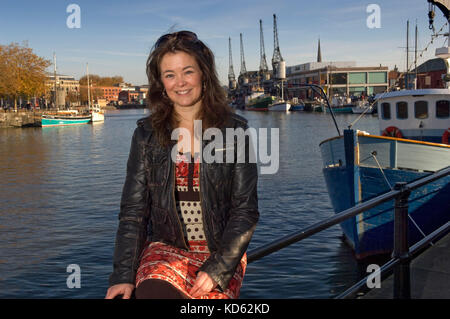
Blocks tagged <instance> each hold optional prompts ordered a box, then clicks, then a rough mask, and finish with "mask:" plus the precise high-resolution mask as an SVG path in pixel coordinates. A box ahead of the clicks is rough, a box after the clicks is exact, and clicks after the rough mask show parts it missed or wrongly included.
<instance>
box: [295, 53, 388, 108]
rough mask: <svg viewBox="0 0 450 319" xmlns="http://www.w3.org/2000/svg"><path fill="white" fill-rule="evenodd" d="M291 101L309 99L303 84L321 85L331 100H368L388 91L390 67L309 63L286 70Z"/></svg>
mask: <svg viewBox="0 0 450 319" xmlns="http://www.w3.org/2000/svg"><path fill="white" fill-rule="evenodd" d="M286 77H287V87H288V94H289V96H290V97H300V98H303V99H305V98H306V99H307V98H310V96H308V90H305V89H304V88H299V86H301V85H302V84H316V85H320V86H321V87H322V88H323V89H324V91H325V93H326V94H327V95H328V96H329V97H332V96H335V95H339V96H347V97H350V96H355V97H360V96H368V95H373V94H378V93H382V92H385V91H386V90H387V89H388V86H389V84H388V67H387V66H381V65H380V66H373V67H371V66H369V67H367V66H365V67H358V66H356V62H354V61H341V62H339V61H337V62H309V63H303V64H299V65H294V66H288V67H287V68H286Z"/></svg>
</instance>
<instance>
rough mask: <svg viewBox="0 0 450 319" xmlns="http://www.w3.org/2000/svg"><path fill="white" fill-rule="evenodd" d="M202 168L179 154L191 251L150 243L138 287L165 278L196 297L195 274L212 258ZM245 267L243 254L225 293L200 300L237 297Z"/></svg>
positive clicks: (179, 201) (182, 213) (179, 199)
mask: <svg viewBox="0 0 450 319" xmlns="http://www.w3.org/2000/svg"><path fill="white" fill-rule="evenodd" d="M199 169H200V163H199V161H198V158H196V160H195V161H189V160H188V158H187V157H186V156H185V155H184V154H182V153H180V154H178V155H177V162H176V192H175V194H176V206H177V211H178V217H179V220H180V222H181V225H182V228H183V233H184V237H185V240H186V242H187V243H188V246H189V251H185V250H183V249H180V248H176V247H173V246H169V245H167V244H164V243H161V242H152V243H149V244H148V245H147V247H146V248H145V249H144V250H143V252H142V255H141V261H140V265H139V268H138V271H137V274H136V287H137V286H139V284H140V283H142V282H143V281H144V280H147V279H162V280H165V281H167V282H169V283H171V284H172V285H173V286H174V287H176V288H177V289H179V290H180V291H182V292H183V293H184V294H185V295H186V296H188V297H189V298H193V297H192V296H191V295H190V294H189V292H190V290H191V289H192V287H193V284H194V282H195V279H196V277H197V275H196V272H197V271H198V269H199V268H200V267H201V266H202V265H203V263H204V262H205V261H206V260H207V259H208V257H209V256H210V252H209V249H208V245H207V242H206V238H205V232H204V229H203V212H202V209H201V205H200V192H199V191H200V190H199V177H198V176H199ZM246 266H247V255H246V254H244V256H243V257H242V259H241V262H240V264H239V265H238V266H237V268H236V272H235V274H234V275H233V278H232V279H231V280H230V283H229V285H228V287H227V288H226V289H224V291H223V292H221V291H219V289H217V288H216V289H214V290H213V291H211V292H210V293H208V294H206V295H204V296H201V297H200V299H229V298H231V299H234V298H238V297H239V291H240V289H241V285H242V280H243V277H244V273H245V269H246Z"/></svg>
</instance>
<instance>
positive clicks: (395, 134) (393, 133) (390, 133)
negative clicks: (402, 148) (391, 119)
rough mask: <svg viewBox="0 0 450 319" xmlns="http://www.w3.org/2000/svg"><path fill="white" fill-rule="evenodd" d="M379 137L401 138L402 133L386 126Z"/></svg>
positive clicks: (393, 127) (395, 128)
mask: <svg viewBox="0 0 450 319" xmlns="http://www.w3.org/2000/svg"><path fill="white" fill-rule="evenodd" d="M381 135H382V136H390V137H398V138H403V134H402V131H400V130H399V129H398V128H397V127H395V126H388V127H386V129H385V130H384V131H383V133H382V134H381Z"/></svg>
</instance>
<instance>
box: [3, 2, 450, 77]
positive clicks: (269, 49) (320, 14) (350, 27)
mask: <svg viewBox="0 0 450 319" xmlns="http://www.w3.org/2000/svg"><path fill="white" fill-rule="evenodd" d="M72 3H75V4H77V5H79V7H80V8H81V28H79V29H76V28H75V29H70V28H68V27H67V25H66V20H67V17H68V16H69V15H70V13H67V12H66V8H67V6H68V5H69V4H72ZM371 3H374V4H377V5H379V7H380V9H381V12H380V13H381V15H380V17H381V28H372V29H371V28H368V27H367V24H366V20H367V17H368V16H369V15H370V14H371V13H367V12H366V9H367V6H368V5H369V4H371ZM0 5H1V6H0V8H1V10H0V44H9V43H11V42H18V43H22V42H23V41H28V45H29V47H31V48H33V49H34V52H35V53H37V54H38V55H40V56H43V57H46V58H47V59H50V60H52V59H53V52H56V55H57V65H58V72H59V73H63V74H68V75H73V76H75V78H77V79H79V78H80V77H81V76H83V75H84V74H85V69H86V63H87V62H88V63H89V72H90V73H91V74H98V75H101V76H113V75H122V76H123V77H124V79H125V80H126V81H127V82H131V83H133V84H136V85H140V84H145V83H146V82H147V80H146V75H145V62H146V59H147V56H148V53H149V51H150V48H151V47H152V45H153V43H154V41H156V39H157V38H158V37H159V36H160V35H162V34H164V33H166V32H168V31H170V30H175V31H178V30H184V29H187V30H191V31H194V32H195V33H197V35H198V37H199V38H200V39H201V40H203V41H204V42H205V43H206V44H207V45H208V46H209V47H210V48H211V49H212V50H213V52H214V54H215V56H216V63H217V68H218V73H219V77H220V80H221V81H222V83H223V84H224V85H225V84H227V74H228V37H231V39H232V50H233V64H234V72H235V74H236V75H238V74H239V70H240V48H239V33H243V37H244V52H245V60H246V66H247V70H257V69H258V68H259V60H260V58H259V54H260V53H259V52H260V50H259V19H262V20H263V28H264V42H265V49H266V56H267V63H268V64H269V68H271V58H272V55H273V14H274V13H275V14H276V15H277V24H278V35H279V43H280V50H281V54H282V56H283V58H284V60H285V61H286V64H287V65H288V66H289V65H296V64H301V63H306V62H312V61H315V60H316V54H317V39H318V38H319V37H320V41H321V49H322V60H323V61H356V62H357V65H358V66H377V65H379V64H382V65H386V66H388V67H390V68H393V67H394V65H397V66H398V67H399V68H400V69H401V70H404V69H405V67H406V52H405V47H406V21H407V20H408V19H409V20H410V46H411V47H410V49H411V50H413V45H414V28H415V25H416V22H417V25H418V28H419V49H423V48H425V47H426V46H427V45H428V43H429V41H430V40H431V31H430V30H429V29H428V18H427V13H428V3H427V1H426V0H396V1H393V0H378V1H377V0H373V1H361V0H348V1H345V0H343V1H336V0H314V1H306V0H277V1H275V0H258V1H253V0H249V1H247V0H240V1H237V0H190V1H186V0H170V1H168V0H165V1H160V0H156V1H154V0H147V1H144V0H128V1H123V0H122V1H117V0H108V1H104V0H95V1H94V0H91V1H87V0H70V1H65V0H53V1H46V0H40V1H24V0H14V1H10V0H0ZM444 23H445V20H444V18H443V15H442V13H441V12H440V11H439V9H437V8H436V18H435V27H436V29H439V28H441V26H442V25H443V24H444ZM447 30H448V27H446V28H445V31H447ZM443 44H444V39H443V38H440V39H437V40H435V41H434V44H433V45H431V46H430V47H429V48H428V50H427V52H426V53H425V54H424V56H423V57H422V58H421V59H420V60H419V63H422V62H425V61H426V60H427V59H430V58H433V57H434V49H435V48H436V47H440V46H442V45H443ZM413 56H414V53H413V52H412V53H411V55H410V61H411V59H412V58H413ZM49 70H52V68H49Z"/></svg>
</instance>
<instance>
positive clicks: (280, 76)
mask: <svg viewBox="0 0 450 319" xmlns="http://www.w3.org/2000/svg"><path fill="white" fill-rule="evenodd" d="M272 68H273V79H274V81H275V82H278V81H279V82H281V100H284V92H283V91H284V90H283V82H284V81H285V80H286V62H285V61H284V60H283V57H282V56H281V52H280V45H279V42H278V28H277V16H276V15H275V14H274V15H273V57H272Z"/></svg>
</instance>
